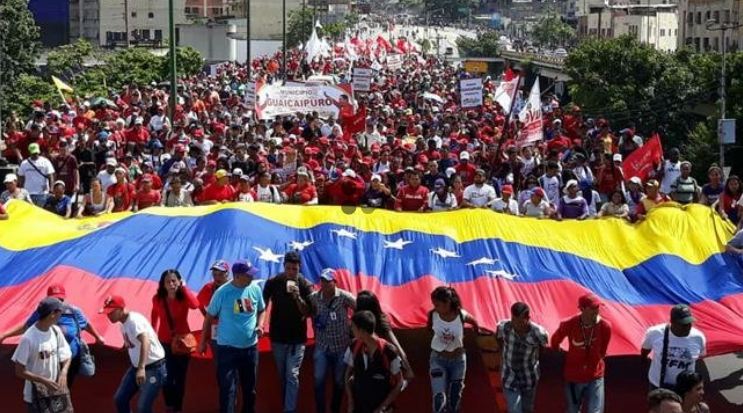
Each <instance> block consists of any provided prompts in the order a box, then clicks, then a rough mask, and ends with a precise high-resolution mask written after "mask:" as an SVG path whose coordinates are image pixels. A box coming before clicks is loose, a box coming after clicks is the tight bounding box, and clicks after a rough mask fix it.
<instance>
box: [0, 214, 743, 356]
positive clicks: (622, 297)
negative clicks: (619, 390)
mask: <svg viewBox="0 0 743 413" xmlns="http://www.w3.org/2000/svg"><path fill="white" fill-rule="evenodd" d="M8 207H9V213H10V215H11V219H10V220H8V221H5V222H0V314H2V315H3V316H2V317H0V330H5V329H7V328H9V327H11V326H13V325H15V324H17V323H19V322H22V321H23V320H25V318H26V317H27V316H28V314H29V312H30V311H31V310H32V309H33V308H34V306H35V304H36V302H38V300H39V299H40V298H42V297H43V295H44V294H45V291H46V286H47V285H48V284H49V283H52V282H61V283H63V284H64V285H65V286H66V288H67V292H68V296H69V298H68V299H69V300H70V301H71V302H73V303H74V304H76V305H79V306H80V307H81V308H83V309H84V310H85V311H86V312H87V314H88V315H89V316H91V317H92V319H93V322H94V323H95V324H96V326H97V327H98V328H99V329H100V330H102V331H104V333H105V335H106V336H107V338H108V339H109V340H110V342H111V343H112V344H117V343H118V342H117V340H120V337H119V334H118V333H117V332H116V328H114V327H113V326H110V325H109V324H108V322H107V320H105V319H104V318H103V316H100V315H98V314H96V310H97V309H98V308H99V306H100V303H101V301H102V299H103V297H104V296H106V295H107V294H112V293H117V294H121V295H123V296H124V297H125V298H126V299H127V300H128V302H129V303H130V304H131V305H130V306H131V307H132V308H134V309H137V310H138V311H141V312H143V313H145V314H149V309H150V307H151V297H152V294H153V293H154V291H155V288H156V285H157V281H158V279H159V276H160V273H161V272H162V271H163V270H164V269H167V268H177V269H178V270H179V271H180V272H181V273H182V274H184V275H185V277H186V279H187V283H188V285H189V286H190V287H191V288H192V289H194V290H197V291H198V289H199V288H200V287H201V286H202V285H204V284H205V283H206V282H208V281H209V280H210V275H209V266H210V265H211V263H212V262H213V261H214V260H216V259H220V258H224V259H227V260H230V261H233V260H235V259H238V258H246V259H249V260H252V261H253V262H255V263H256V264H257V265H258V266H259V268H260V269H261V276H260V278H261V279H263V280H265V279H266V278H267V277H270V276H273V275H275V274H277V273H278V272H279V271H280V270H281V268H282V257H281V256H282V255H283V254H284V253H285V252H287V251H289V250H292V249H299V250H301V254H302V257H303V273H304V274H305V275H306V276H307V277H308V278H309V279H310V280H311V281H314V282H316V281H318V274H319V273H320V271H321V270H322V269H323V268H325V267H332V268H336V269H338V270H340V272H341V274H342V279H341V280H340V282H339V284H340V285H341V286H342V287H343V288H346V289H349V290H351V291H352V292H357V291H360V290H362V289H370V290H373V291H374V292H375V293H377V294H378V296H379V297H380V299H381V300H382V305H383V308H384V310H386V311H387V312H389V313H390V315H391V318H392V320H393V323H394V324H395V325H396V326H397V327H403V328H406V327H420V326H423V325H424V324H425V322H426V312H427V311H428V309H429V308H430V302H429V298H428V297H429V293H430V291H431V290H432V289H433V288H434V287H436V286H438V285H442V284H449V285H452V286H454V287H455V288H456V289H457V290H458V291H459V293H460V294H461V295H462V297H463V300H464V303H465V307H466V309H467V310H469V311H470V312H472V313H473V314H474V315H475V316H476V317H477V318H478V319H479V320H480V322H481V323H482V324H483V325H484V326H486V327H489V328H491V329H492V328H493V327H494V326H495V325H496V323H497V322H498V321H499V320H503V319H505V318H508V316H509V312H508V311H509V308H510V305H511V304H512V303H513V302H514V301H516V300H522V301H525V302H527V303H529V304H530V305H531V306H532V308H533V310H532V313H533V319H534V320H535V321H536V322H538V323H540V324H542V325H544V326H545V327H547V328H548V330H550V331H554V330H555V329H556V327H557V325H558V323H559V321H560V320H561V319H563V318H565V317H568V316H571V315H573V314H575V313H576V312H577V308H576V303H577V298H578V297H579V296H580V295H582V294H584V293H586V292H588V291H592V292H594V293H596V294H598V295H599V296H600V297H602V298H603V299H604V300H605V301H606V303H607V307H606V308H605V309H604V310H603V314H604V317H605V318H606V319H608V320H609V321H610V322H611V323H612V324H613V325H614V336H613V340H612V343H611V346H610V348H609V351H610V353H611V354H612V355H620V354H636V353H638V351H639V347H640V344H641V341H642V337H643V333H644V331H645V329H646V328H647V327H648V326H650V325H653V324H656V323H660V322H664V321H666V320H667V319H668V316H669V309H670V307H671V306H672V305H673V304H676V303H689V304H691V305H692V308H693V310H694V312H695V315H696V317H697V319H698V324H697V326H698V327H699V328H700V329H701V330H702V331H704V333H705V334H706V335H707V337H708V339H709V348H708V349H709V352H710V353H711V354H718V353H724V352H731V351H734V350H740V349H741V348H743V266H742V264H741V261H740V260H739V259H737V258H735V257H733V256H731V255H729V254H726V253H724V252H723V251H724V248H725V243H726V242H727V240H728V239H729V238H730V237H731V235H732V232H733V228H732V226H731V225H730V224H729V223H726V222H724V221H722V220H721V219H719V217H717V216H716V215H715V214H714V213H713V212H712V211H711V210H710V209H709V208H706V207H702V206H690V207H687V208H685V209H682V208H680V207H675V206H671V207H663V208H657V209H656V210H654V211H653V212H652V213H651V214H650V216H649V218H648V220H646V221H645V222H643V223H642V224H639V225H630V224H628V223H626V222H624V221H621V220H616V219H608V220H591V221H586V222H577V221H571V222H555V221H549V220H536V219H528V218H517V217H510V216H505V215H498V214H495V213H492V212H490V211H474V210H473V211H458V212H447V213H431V214H405V213H395V212H390V211H382V210H366V209H360V208H351V209H345V208H341V207H297V206H276V205H270V204H227V205H218V206H211V207H196V208H189V209H167V208H152V209H148V210H146V211H144V212H140V213H137V214H126V213H125V214H115V215H109V216H104V217H99V218H94V219H85V220H69V221H64V220H62V219H59V218H58V217H56V216H54V215H51V214H49V213H47V212H44V211H42V210H40V209H38V208H35V207H33V206H30V205H28V204H26V203H21V202H11V203H10V204H9V206H8ZM200 321H201V320H200V315H199V314H197V312H193V319H192V320H191V322H192V325H193V326H194V327H195V328H197V327H198V326H199V325H200Z"/></svg>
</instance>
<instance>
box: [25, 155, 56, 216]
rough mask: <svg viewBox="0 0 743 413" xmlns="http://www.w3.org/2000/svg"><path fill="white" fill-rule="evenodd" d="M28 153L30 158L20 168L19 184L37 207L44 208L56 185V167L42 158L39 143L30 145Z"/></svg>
mask: <svg viewBox="0 0 743 413" xmlns="http://www.w3.org/2000/svg"><path fill="white" fill-rule="evenodd" d="M28 153H29V155H30V156H29V157H28V159H24V160H23V162H21V166H20V167H19V168H18V179H19V181H18V184H19V185H20V186H21V187H23V188H25V189H26V190H27V191H28V193H29V194H30V195H31V200H32V201H33V203H34V204H35V205H36V206H38V207H41V208H43V207H44V205H45V204H46V199H47V198H48V197H49V190H50V189H51V188H52V186H53V185H54V166H53V165H52V163H51V161H49V159H47V158H45V157H43V156H41V147H40V146H39V144H38V143H32V144H30V145H28Z"/></svg>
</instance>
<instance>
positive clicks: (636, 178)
mask: <svg viewBox="0 0 743 413" xmlns="http://www.w3.org/2000/svg"><path fill="white" fill-rule="evenodd" d="M629 181H630V182H632V183H633V184H637V185H642V179H640V177H639V176H633V177H632V178H630V179H629Z"/></svg>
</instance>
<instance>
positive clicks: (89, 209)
mask: <svg viewBox="0 0 743 413" xmlns="http://www.w3.org/2000/svg"><path fill="white" fill-rule="evenodd" d="M113 207H114V203H113V199H111V198H110V197H109V196H108V194H106V192H104V191H103V184H102V183H101V180H100V179H99V178H97V177H96V178H93V180H92V181H91V182H90V193H89V194H87V195H85V197H83V207H82V208H79V209H78V210H77V217H78V218H82V217H83V216H87V217H97V216H98V215H103V214H108V213H109V212H111V210H112V209H113Z"/></svg>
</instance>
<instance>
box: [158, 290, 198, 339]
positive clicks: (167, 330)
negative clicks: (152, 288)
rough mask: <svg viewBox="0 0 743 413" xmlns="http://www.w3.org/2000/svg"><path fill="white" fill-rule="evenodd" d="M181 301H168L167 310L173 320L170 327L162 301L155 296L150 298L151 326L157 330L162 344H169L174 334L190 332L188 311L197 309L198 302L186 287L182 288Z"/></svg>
mask: <svg viewBox="0 0 743 413" xmlns="http://www.w3.org/2000/svg"><path fill="white" fill-rule="evenodd" d="M182 290H183V300H177V299H176V300H168V299H167V298H166V299H165V300H166V301H167V305H168V310H169V311H170V316H171V318H172V320H173V326H172V327H171V325H170V323H169V322H168V314H167V312H166V311H165V305H164V303H163V300H162V299H160V298H159V297H158V296H157V295H154V296H153V297H152V315H151V318H152V326H153V327H154V328H155V329H157V338H159V339H160V341H161V342H163V343H170V341H171V340H172V337H173V332H175V334H188V333H190V332H191V327H189V325H188V311H189V310H191V309H196V308H199V300H197V299H196V296H195V295H193V293H192V292H191V290H190V289H189V288H188V287H185V286H184V287H182Z"/></svg>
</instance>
